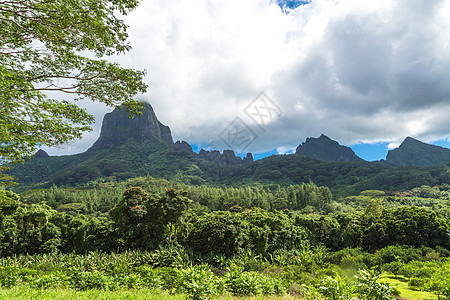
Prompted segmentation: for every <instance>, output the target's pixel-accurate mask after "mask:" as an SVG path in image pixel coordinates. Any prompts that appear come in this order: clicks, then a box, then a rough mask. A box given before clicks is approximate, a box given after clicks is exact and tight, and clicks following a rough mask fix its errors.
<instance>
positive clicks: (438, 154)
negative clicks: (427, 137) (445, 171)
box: [386, 137, 450, 166]
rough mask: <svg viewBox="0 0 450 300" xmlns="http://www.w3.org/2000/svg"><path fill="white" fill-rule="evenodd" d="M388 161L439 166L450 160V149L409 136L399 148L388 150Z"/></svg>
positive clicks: (395, 163) (404, 164) (406, 164)
mask: <svg viewBox="0 0 450 300" xmlns="http://www.w3.org/2000/svg"><path fill="white" fill-rule="evenodd" d="M386 162H387V163H388V164H390V165H393V166H438V165H441V164H444V163H448V162H450V149H446V148H442V147H439V146H434V145H430V144H426V143H423V142H421V141H419V140H416V139H414V138H412V137H407V138H406V139H405V140H404V141H403V142H402V143H401V145H400V146H399V147H398V148H396V149H394V150H390V151H389V152H388V154H387V156H386Z"/></svg>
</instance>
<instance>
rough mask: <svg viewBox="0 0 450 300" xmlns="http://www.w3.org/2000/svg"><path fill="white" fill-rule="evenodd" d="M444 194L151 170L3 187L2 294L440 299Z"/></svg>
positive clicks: (449, 279) (446, 240)
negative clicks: (28, 187)
mask: <svg viewBox="0 0 450 300" xmlns="http://www.w3.org/2000/svg"><path fill="white" fill-rule="evenodd" d="M147 191H148V192H147ZM449 198H450V197H449V189H448V186H436V187H429V186H422V187H419V188H415V189H412V190H408V191H403V192H392V193H387V192H384V191H376V190H368V191H364V192H362V193H360V194H359V195H357V196H350V197H345V198H339V199H337V198H335V197H333V195H332V194H331V192H330V190H329V189H328V188H326V187H319V186H316V185H315V184H314V183H312V182H309V183H303V184H301V185H290V186H286V187H281V186H276V185H268V186H263V185H251V186H241V187H217V186H205V185H201V186H195V185H187V184H183V183H181V182H178V181H166V180H159V179H154V178H151V177H140V178H135V179H130V180H128V181H125V182H119V183H108V184H106V183H101V184H98V185H97V186H95V187H90V188H80V189H73V188H57V187H52V188H51V189H49V190H35V191H28V192H26V193H24V194H22V195H20V196H19V195H17V194H15V193H13V192H11V191H0V225H1V228H0V229H1V230H0V255H1V257H2V258H0V285H1V286H2V287H3V290H2V292H1V293H3V294H5V293H6V294H5V295H7V294H8V293H12V294H14V293H16V294H17V295H21V293H26V294H29V295H33V294H36V293H39V290H42V289H44V290H49V291H61V295H63V294H65V295H68V297H69V296H70V295H74V296H73V297H94V296H93V295H94V294H90V293H96V290H101V291H105V293H106V294H109V295H110V298H114V297H122V296H123V297H127V296H126V295H127V293H128V292H129V291H131V290H133V291H136V293H137V294H136V297H137V299H139V297H141V296H140V295H142V297H153V296H152V295H153V293H154V295H156V296H155V297H158V295H167V293H169V294H170V295H171V296H170V297H173V299H177V297H181V298H183V297H184V298H185V297H188V298H190V299H207V298H211V297H219V298H220V299H222V298H224V297H239V296H245V297H247V296H278V297H285V296H286V297H301V298H305V299H393V296H394V295H396V294H397V295H400V296H401V297H407V298H408V297H410V299H416V298H415V297H418V296H417V295H419V294H418V293H417V292H418V291H422V292H423V294H422V295H424V296H423V297H430V295H432V294H434V295H436V297H437V298H438V299H447V298H449V297H450V288H449V287H450V275H449V274H450V260H449V255H450V251H449V249H450V246H449V245H450V236H449V232H450V231H449V230H450V221H449V218H448V217H449V216H450V213H449V209H448V204H449ZM382 274H385V275H383V276H382ZM389 283H390V284H391V285H390V284H389ZM394 285H395V286H397V287H398V288H397V289H395V288H393V286H394ZM414 290H416V291H414ZM27 291H29V292H27ZM55 293H56V292H55ZM161 293H162V294H161ZM427 293H428V294H427ZM430 293H432V294H430ZM12 294H10V295H12ZM106 294H105V295H106ZM146 295H147V296H146ZM415 295H416V296H415ZM8 297H9V296H8ZM11 297H15V296H13V295H12V296H11ZM18 297H19V296H18ZM30 297H31V296H30ZM70 297H72V296H70ZM169 299H170V298H169Z"/></svg>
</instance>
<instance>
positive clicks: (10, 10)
mask: <svg viewBox="0 0 450 300" xmlns="http://www.w3.org/2000/svg"><path fill="white" fill-rule="evenodd" d="M136 6H137V1H135V0H55V1H47V0H1V1H0V157H1V159H2V160H3V161H10V162H11V161H12V162H14V161H19V160H21V159H22V158H23V156H27V155H28V156H29V155H32V154H33V153H34V151H35V149H36V147H37V146H42V145H46V146H53V145H57V144H61V143H64V142H67V141H69V140H72V139H74V138H79V137H81V133H82V132H83V131H85V130H89V129H90V126H89V124H90V123H92V122H93V120H94V119H93V116H92V115H90V114H89V113H88V112H87V111H86V110H85V109H83V108H81V107H79V106H78V105H76V104H74V103H73V102H70V101H68V100H57V99H58V98H62V97H68V96H69V95H70V94H74V97H75V100H78V99H83V98H88V99H91V100H92V101H98V102H102V103H105V104H106V105H108V106H115V107H120V106H122V105H123V106H125V107H126V108H127V109H129V111H130V112H133V113H139V111H140V109H141V107H140V105H139V103H138V102H136V101H134V100H133V96H134V95H136V94H138V93H141V92H144V91H145V90H146V88H147V86H146V84H145V83H143V77H144V75H145V72H144V71H136V70H131V69H126V68H122V67H121V66H120V65H118V64H117V63H113V62H110V61H107V60H105V59H104V57H107V56H111V55H115V54H121V53H124V52H126V51H128V50H130V45H129V44H128V42H127V32H126V27H127V26H126V24H125V23H124V22H123V20H121V19H120V18H119V17H118V16H120V15H126V14H128V13H129V12H130V11H132V10H133V9H134V8H135V7H136Z"/></svg>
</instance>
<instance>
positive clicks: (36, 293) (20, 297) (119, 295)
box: [0, 286, 298, 300]
mask: <svg viewBox="0 0 450 300" xmlns="http://www.w3.org/2000/svg"><path fill="white" fill-rule="evenodd" d="M212 298H213V299H217V300H241V299H252V300H263V299H268V300H293V299H298V298H294V297H292V296H255V297H234V296H227V295H223V296H217V297H212ZM0 299H1V300H75V299H76V300H94V299H95V300H119V299H120V300H124V299H127V300H160V299H164V300H184V299H186V296H185V295H171V294H169V293H167V292H165V291H161V290H151V289H138V290H119V291H104V290H88V291H75V290H71V289H42V290H40V289H33V288H28V287H24V286H21V287H14V288H11V289H0Z"/></svg>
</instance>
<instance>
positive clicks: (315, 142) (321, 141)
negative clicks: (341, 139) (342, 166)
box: [295, 134, 361, 161]
mask: <svg viewBox="0 0 450 300" xmlns="http://www.w3.org/2000/svg"><path fill="white" fill-rule="evenodd" d="M295 154H299V155H305V156H310V157H315V158H318V159H321V160H326V161H359V160H361V158H359V157H358V156H357V155H356V154H355V152H353V150H352V149H350V148H349V147H346V146H342V145H339V143H338V142H336V141H333V140H332V139H330V138H329V137H327V136H326V135H323V134H322V135H321V136H320V137H318V138H312V137H309V138H307V139H306V141H305V142H303V143H302V144H301V145H299V146H298V147H297V150H296V151H295Z"/></svg>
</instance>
